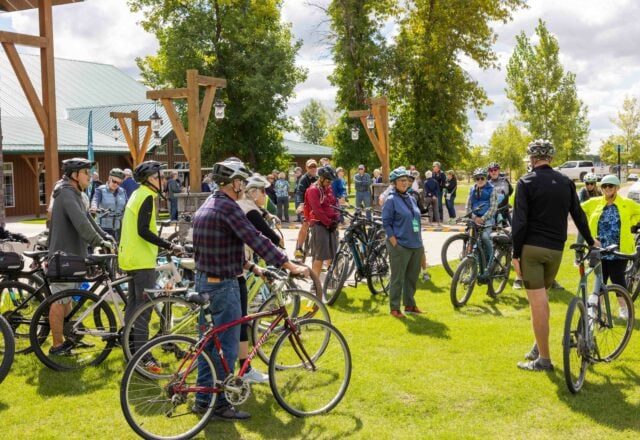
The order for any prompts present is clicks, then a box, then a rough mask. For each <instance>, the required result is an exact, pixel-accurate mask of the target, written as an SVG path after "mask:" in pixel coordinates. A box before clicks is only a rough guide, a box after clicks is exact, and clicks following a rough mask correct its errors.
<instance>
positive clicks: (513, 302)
mask: <svg viewBox="0 0 640 440" xmlns="http://www.w3.org/2000/svg"><path fill="white" fill-rule="evenodd" d="M482 301H483V304H477V303H473V302H472V303H467V305H465V306H464V307H460V308H458V309H456V312H458V313H462V314H465V315H469V316H477V315H491V316H499V317H503V316H504V313H503V311H502V310H501V308H502V309H505V308H512V309H514V310H522V309H525V308H527V307H529V301H527V299H526V298H522V297H521V296H516V295H505V294H504V293H503V294H501V295H499V296H498V297H497V298H491V297H489V296H485V297H484V299H483V300H482Z"/></svg>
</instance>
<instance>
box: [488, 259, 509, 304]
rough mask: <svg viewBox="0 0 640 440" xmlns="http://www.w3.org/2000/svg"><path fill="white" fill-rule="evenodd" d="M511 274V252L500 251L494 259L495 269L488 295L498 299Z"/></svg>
mask: <svg viewBox="0 0 640 440" xmlns="http://www.w3.org/2000/svg"><path fill="white" fill-rule="evenodd" d="M510 272H511V251H510V250H503V249H499V250H498V252H496V255H495V257H494V259H493V268H492V271H491V276H490V277H489V281H488V283H487V295H489V296H490V297H491V298H494V299H495V298H497V297H498V295H500V294H501V293H502V292H503V291H504V288H505V287H506V285H507V282H508V281H509V273H510Z"/></svg>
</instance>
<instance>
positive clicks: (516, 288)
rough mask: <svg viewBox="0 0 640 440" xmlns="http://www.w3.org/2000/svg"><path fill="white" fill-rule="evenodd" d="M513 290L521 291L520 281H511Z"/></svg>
mask: <svg viewBox="0 0 640 440" xmlns="http://www.w3.org/2000/svg"><path fill="white" fill-rule="evenodd" d="M513 288H514V289H515V290H520V289H522V280H514V281H513Z"/></svg>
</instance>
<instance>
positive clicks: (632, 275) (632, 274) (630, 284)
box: [625, 261, 640, 302]
mask: <svg viewBox="0 0 640 440" xmlns="http://www.w3.org/2000/svg"><path fill="white" fill-rule="evenodd" d="M625 281H626V283H627V291H628V292H629V295H630V296H631V300H632V301H633V302H635V301H636V299H637V298H638V294H640V267H638V265H636V262H635V261H629V263H628V265H627V270H626V272H625Z"/></svg>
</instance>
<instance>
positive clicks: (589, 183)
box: [585, 182, 596, 185]
mask: <svg viewBox="0 0 640 440" xmlns="http://www.w3.org/2000/svg"><path fill="white" fill-rule="evenodd" d="M595 184H596V182H587V183H585V185H595Z"/></svg>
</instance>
